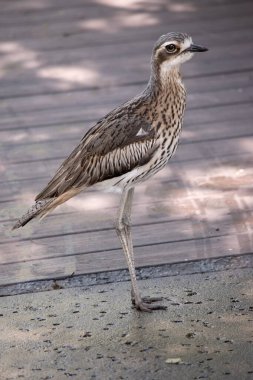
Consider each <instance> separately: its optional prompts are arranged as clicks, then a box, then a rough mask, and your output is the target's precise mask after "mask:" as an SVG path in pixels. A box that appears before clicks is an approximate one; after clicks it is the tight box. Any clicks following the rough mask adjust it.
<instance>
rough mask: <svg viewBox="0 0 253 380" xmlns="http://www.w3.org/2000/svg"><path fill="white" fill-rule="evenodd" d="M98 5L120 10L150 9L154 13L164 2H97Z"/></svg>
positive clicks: (101, 0)
mask: <svg viewBox="0 0 253 380" xmlns="http://www.w3.org/2000/svg"><path fill="white" fill-rule="evenodd" d="M95 1H96V2H97V3H98V4H101V5H105V6H107V7H115V8H119V9H127V10H139V9H140V8H145V9H148V10H149V11H154V10H156V9H158V8H159V7H161V5H162V4H163V2H162V1H160V0H158V1H156V2H154V1H143V0H121V1H118V0H95Z"/></svg>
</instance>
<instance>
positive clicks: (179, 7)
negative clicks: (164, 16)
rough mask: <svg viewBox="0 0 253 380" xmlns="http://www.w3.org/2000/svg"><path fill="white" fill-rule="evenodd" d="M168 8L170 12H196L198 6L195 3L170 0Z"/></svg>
mask: <svg viewBox="0 0 253 380" xmlns="http://www.w3.org/2000/svg"><path fill="white" fill-rule="evenodd" d="M166 8H167V9H168V11H170V12H176V13H181V12H196V11H197V7H196V5H195V4H193V3H183V2H182V3H180V2H178V1H174V2H173V1H170V2H169V4H167V5H166Z"/></svg>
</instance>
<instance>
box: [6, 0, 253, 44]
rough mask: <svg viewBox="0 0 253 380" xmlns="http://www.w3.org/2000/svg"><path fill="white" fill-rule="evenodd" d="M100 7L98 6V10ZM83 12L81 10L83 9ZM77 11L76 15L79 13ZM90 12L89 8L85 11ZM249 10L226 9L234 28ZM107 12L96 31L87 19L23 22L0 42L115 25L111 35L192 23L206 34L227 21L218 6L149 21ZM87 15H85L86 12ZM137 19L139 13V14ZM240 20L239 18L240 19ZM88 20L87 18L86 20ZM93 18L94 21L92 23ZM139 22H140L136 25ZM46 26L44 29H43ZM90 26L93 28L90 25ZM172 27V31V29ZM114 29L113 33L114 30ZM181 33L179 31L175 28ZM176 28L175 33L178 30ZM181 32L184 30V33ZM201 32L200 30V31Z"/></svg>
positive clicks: (248, 5)
mask: <svg viewBox="0 0 253 380" xmlns="http://www.w3.org/2000/svg"><path fill="white" fill-rule="evenodd" d="M101 7H102V6H101ZM83 9H85V8H83ZM83 9H82V10H80V12H82V11H83ZM102 9H103V8H100V12H102ZM90 10H91V9H90V8H89V11H90ZM251 10H252V5H251V3H244V5H243V6H241V4H238V3H237V4H234V5H232V6H231V7H230V19H229V21H230V20H231V18H233V17H237V27H240V21H242V16H247V14H250V12H251ZM108 11H109V12H110V13H107V15H106V21H105V23H104V24H103V23H102V26H101V23H100V25H99V24H98V27H96V24H95V27H92V24H91V23H90V24H89V23H88V22H87V16H86V17H85V19H83V18H82V17H80V19H79V20H78V21H79V22H76V21H75V20H73V21H68V19H67V18H66V20H65V23H63V22H59V23H57V22H56V23H54V22H52V23H50V22H49V23H44V22H42V23H37V24H34V25H31V24H30V23H29V22H27V23H26V24H24V25H18V26H13V27H12V28H10V30H6V29H7V28H3V30H2V31H1V37H0V38H1V40H6V39H8V38H9V39H10V38H11V39H22V40H25V39H27V38H31V37H30V36H31V35H32V36H33V38H35V37H36V38H38V39H39V38H41V37H45V36H47V37H49V38H50V35H61V34H63V33H64V32H65V33H68V34H69V33H70V34H72V33H78V32H80V31H90V32H92V35H94V34H96V33H98V32H100V33H101V29H102V30H103V31H104V30H106V28H108V27H109V26H110V27H111V28H112V23H113V24H114V25H115V27H114V29H112V30H114V31H117V32H119V31H120V30H125V29H128V28H135V29H137V30H138V31H139V30H140V29H141V27H142V28H147V27H152V26H156V25H158V24H159V23H160V24H162V23H163V25H170V28H172V30H173V29H175V25H176V24H177V25H178V24H179V23H180V22H181V23H184V24H185V28H186V29H188V28H187V26H188V25H189V24H192V25H194V23H195V24H196V22H197V23H198V25H200V28H201V27H202V25H204V27H203V30H206V29H207V28H208V27H209V28H210V29H211V30H213V28H212V27H211V25H210V24H211V22H213V20H214V18H215V23H216V25H219V21H221V20H222V21H223V24H225V25H226V21H227V20H228V17H227V13H228V12H227V6H226V5H225V6H223V7H222V6H220V7H219V12H217V9H216V8H215V7H213V8H210V9H209V10H208V12H207V11H206V9H204V10H202V11H200V12H198V8H196V9H195V12H191V13H189V12H169V11H167V12H166V11H165V10H164V8H163V9H161V11H160V12H159V11H158V12H156V14H153V17H151V15H152V14H149V13H148V12H146V11H145V10H143V11H142V12H141V14H142V17H141V18H140V17H138V18H137V22H136V18H135V19H134V18H133V16H134V15H135V14H136V12H134V11H132V12H131V13H130V14H129V12H117V11H116V12H114V10H113V8H111V7H110V8H108ZM86 15H87V12H86ZM139 15H140V12H139ZM240 16H241V17H240ZM88 17H89V16H88ZM96 19H97V17H96V18H95V20H96ZM101 19H103V17H100V20H101ZM140 21H142V22H140ZM45 25H46V28H45ZM93 25H94V24H93ZM173 27H174V28H173ZM115 29H116V30H115ZM179 29H181V28H179ZM179 29H177V28H176V30H179ZM184 30H185V29H184ZM200 30H201V29H200Z"/></svg>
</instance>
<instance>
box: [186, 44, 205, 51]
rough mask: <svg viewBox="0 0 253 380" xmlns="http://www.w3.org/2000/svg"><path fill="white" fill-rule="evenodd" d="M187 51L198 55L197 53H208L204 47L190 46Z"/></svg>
mask: <svg viewBox="0 0 253 380" xmlns="http://www.w3.org/2000/svg"><path fill="white" fill-rule="evenodd" d="M187 50H188V51H190V52H192V53H198V52H204V51H208V48H206V47H205V46H199V45H195V44H192V45H191V46H190V47H189V48H188V49H187Z"/></svg>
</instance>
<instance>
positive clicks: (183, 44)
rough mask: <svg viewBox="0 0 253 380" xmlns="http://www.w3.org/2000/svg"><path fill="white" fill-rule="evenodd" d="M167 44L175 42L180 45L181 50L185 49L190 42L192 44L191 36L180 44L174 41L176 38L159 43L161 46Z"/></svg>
mask: <svg viewBox="0 0 253 380" xmlns="http://www.w3.org/2000/svg"><path fill="white" fill-rule="evenodd" d="M169 44H175V45H176V46H179V45H181V50H185V49H187V48H188V47H190V46H191V44H192V38H191V37H188V38H186V39H185V40H184V42H183V43H182V44H180V43H179V42H178V41H176V40H171V41H166V42H164V43H163V44H162V45H161V47H165V46H167V45H169Z"/></svg>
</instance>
